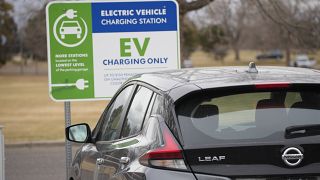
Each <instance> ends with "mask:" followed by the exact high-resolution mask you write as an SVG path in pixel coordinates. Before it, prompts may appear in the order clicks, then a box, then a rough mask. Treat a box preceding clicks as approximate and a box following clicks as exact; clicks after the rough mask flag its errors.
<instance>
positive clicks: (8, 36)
mask: <svg viewBox="0 0 320 180" xmlns="http://www.w3.org/2000/svg"><path fill="white" fill-rule="evenodd" d="M177 2H178V3H179V6H180V14H179V15H180V16H179V17H180V33H181V34H180V40H181V60H182V61H183V60H184V59H188V58H189V57H190V55H191V54H192V52H194V51H195V50H199V49H200V50H203V51H206V52H208V53H212V54H213V55H214V56H215V57H216V58H215V59H218V60H222V61H223V58H224V57H225V56H226V53H227V52H228V50H232V51H234V54H235V57H234V59H235V61H239V60H241V50H242V49H254V50H260V51H267V50H273V49H279V50H282V51H284V52H285V54H286V61H287V64H289V61H290V58H291V57H290V54H291V51H292V50H293V49H299V50H301V51H306V50H307V51H312V50H317V49H319V48H320V34H319V33H320V3H319V2H318V1H317V0H194V1H188V0H177ZM44 9H45V6H43V8H41V9H40V10H32V11H31V12H30V13H31V14H32V16H31V18H29V20H28V21H27V23H26V25H25V26H24V27H23V28H22V29H20V30H19V33H18V30H17V25H16V24H15V22H14V21H13V17H12V14H13V8H12V5H10V4H9V3H7V2H5V1H4V0H0V62H1V64H4V63H5V62H6V60H8V59H10V55H11V54H12V53H17V52H23V55H24V56H32V57H34V58H37V59H40V60H46V59H47V46H46V25H45V24H46V23H45V21H46V18H45V10H44ZM10 49H11V50H10Z"/></svg>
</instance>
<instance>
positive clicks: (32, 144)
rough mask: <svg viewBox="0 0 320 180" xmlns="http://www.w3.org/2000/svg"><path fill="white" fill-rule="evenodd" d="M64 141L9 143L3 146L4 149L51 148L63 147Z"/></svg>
mask: <svg viewBox="0 0 320 180" xmlns="http://www.w3.org/2000/svg"><path fill="white" fill-rule="evenodd" d="M64 145H65V141H64V140H59V141H31V142H19V143H10V144H5V147H6V148H14V147H30V148H31V147H42V146H44V147H52V146H64Z"/></svg>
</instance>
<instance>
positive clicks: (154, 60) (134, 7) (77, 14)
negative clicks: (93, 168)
mask: <svg viewBox="0 0 320 180" xmlns="http://www.w3.org/2000/svg"><path fill="white" fill-rule="evenodd" d="M178 9H179V8H178V5H177V3H176V2H175V1H174V0H169V1H166V0H165V1H130V2H129V1H106V2H102V1H98V2H83V1H82V2H79V1H75V2H70V1H66V2H51V3H49V5H48V6H47V12H46V13H47V40H48V57H49V91H50V96H51V97H52V99H53V100H56V101H72V100H94V99H110V98H111V97H112V96H113V95H114V93H115V92H116V90H117V89H118V88H119V86H120V85H121V84H122V83H123V82H124V81H126V80H127V79H128V78H129V77H131V76H133V75H135V74H137V73H144V72H152V71H159V70H170V69H177V68H179V67H180V63H179V62H180V61H179V59H180V55H179V49H180V47H179V21H178V19H179V18H178V15H179V13H178Z"/></svg>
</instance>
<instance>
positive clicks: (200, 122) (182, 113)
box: [176, 91, 320, 145]
mask: <svg viewBox="0 0 320 180" xmlns="http://www.w3.org/2000/svg"><path fill="white" fill-rule="evenodd" d="M319 109H320V93H319V92H311V91H293V92H285V91H272V92H271V91H269V92H268V91H265V92H241V93H237V94H232V93H229V94H228V93H223V94H221V92H220V93H219V92H214V91H212V92H206V93H202V94H199V95H193V96H190V97H189V98H186V99H184V100H183V101H182V102H179V103H178V105H177V106H176V112H177V116H178V120H179V124H180V127H181V133H182V136H183V139H184V143H185V144H186V145H198V144H199V145H204V144H212V143H214V144H226V143H238V142H239V143H241V142H271V141H272V142H274V141H283V140H284V139H285V136H284V132H285V129H286V128H287V127H289V126H296V125H311V124H312V125H313V124H320V110H319ZM317 138H319V136H318V137H317Z"/></svg>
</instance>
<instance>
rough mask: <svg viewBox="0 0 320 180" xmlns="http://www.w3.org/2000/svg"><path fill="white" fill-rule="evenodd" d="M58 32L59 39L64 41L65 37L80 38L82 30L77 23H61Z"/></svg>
mask: <svg viewBox="0 0 320 180" xmlns="http://www.w3.org/2000/svg"><path fill="white" fill-rule="evenodd" d="M59 31H60V35H61V39H65V37H66V35H77V39H80V38H81V33H82V29H81V26H80V24H79V22H78V21H63V22H62V24H61V27H60V29H59Z"/></svg>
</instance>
